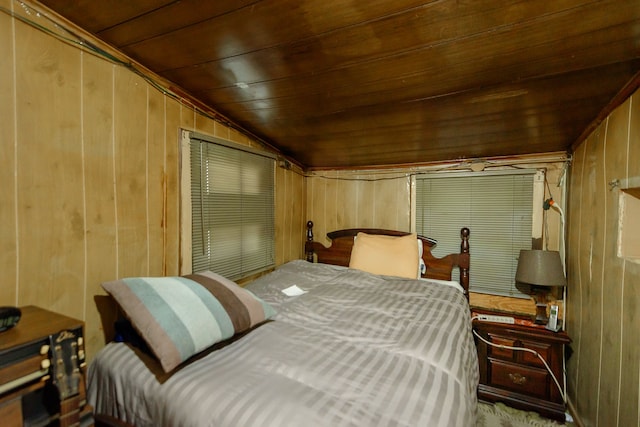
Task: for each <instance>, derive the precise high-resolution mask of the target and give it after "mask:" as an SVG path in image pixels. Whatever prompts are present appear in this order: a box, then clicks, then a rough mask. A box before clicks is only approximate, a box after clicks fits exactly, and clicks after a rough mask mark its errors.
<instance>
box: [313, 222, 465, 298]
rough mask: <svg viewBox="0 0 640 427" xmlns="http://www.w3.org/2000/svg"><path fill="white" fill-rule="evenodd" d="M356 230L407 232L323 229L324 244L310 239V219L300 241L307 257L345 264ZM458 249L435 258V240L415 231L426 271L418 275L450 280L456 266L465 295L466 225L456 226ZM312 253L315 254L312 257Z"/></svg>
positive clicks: (381, 231)
mask: <svg viewBox="0 0 640 427" xmlns="http://www.w3.org/2000/svg"><path fill="white" fill-rule="evenodd" d="M359 232H362V233H367V234H382V235H386V236H406V235H407V234H410V233H407V232H404V231H396V230H384V229H380V228H349V229H346V230H337V231H332V232H330V233H327V237H328V238H329V239H331V246H329V247H328V248H327V247H326V246H324V245H323V244H322V243H320V242H315V241H314V240H313V222H312V221H309V222H307V241H306V242H305V245H304V250H305V253H306V257H307V261H309V262H313V261H314V258H317V261H318V262H322V263H325V264H333V265H342V266H345V267H348V266H349V260H350V259H351V248H352V247H353V237H354V236H355V235H357V234H358V233H359ZM460 237H461V243H460V253H454V254H449V255H447V256H444V257H442V258H437V257H435V256H433V254H432V253H431V249H432V248H433V247H434V246H435V245H436V244H437V243H438V242H437V241H436V240H434V239H431V238H429V237H424V236H420V235H418V239H420V240H422V247H423V251H422V259H423V260H424V263H425V265H426V266H427V271H426V273H425V274H423V275H422V277H425V278H429V279H440V280H452V279H451V272H452V270H453V267H456V266H457V267H458V268H459V269H460V284H461V285H462V287H463V288H464V290H465V295H466V296H467V298H469V262H470V258H469V229H468V228H466V227H464V228H462V229H461V230H460ZM314 254H315V257H314Z"/></svg>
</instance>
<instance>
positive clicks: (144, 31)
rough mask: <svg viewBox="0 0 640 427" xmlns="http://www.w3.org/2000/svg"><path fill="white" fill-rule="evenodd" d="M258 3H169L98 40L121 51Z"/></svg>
mask: <svg viewBox="0 0 640 427" xmlns="http://www.w3.org/2000/svg"><path fill="white" fill-rule="evenodd" d="M258 1H259V0H224V1H223V0H216V1H202V0H181V1H179V2H170V3H168V4H167V5H166V6H164V7H162V8H158V9H155V10H154V11H152V12H150V13H147V14H145V15H141V16H139V17H137V18H135V19H131V20H127V21H124V22H122V23H119V24H117V25H113V26H111V27H109V28H107V29H105V30H104V31H100V32H98V36H100V37H101V38H102V39H104V40H106V41H107V42H109V43H111V44H112V45H114V46H118V47H119V48H124V47H126V46H128V45H130V44H133V43H139V42H142V41H145V40H149V39H152V38H154V37H159V36H162V35H163V34H167V33H173V32H175V31H177V30H180V29H183V28H186V27H189V26H192V25H195V24H198V23H200V22H202V21H206V20H211V19H213V18H217V17H219V16H223V15H225V14H228V13H231V12H234V11H237V10H238V9H242V8H244V7H247V6H251V5H253V4H256V3H258Z"/></svg>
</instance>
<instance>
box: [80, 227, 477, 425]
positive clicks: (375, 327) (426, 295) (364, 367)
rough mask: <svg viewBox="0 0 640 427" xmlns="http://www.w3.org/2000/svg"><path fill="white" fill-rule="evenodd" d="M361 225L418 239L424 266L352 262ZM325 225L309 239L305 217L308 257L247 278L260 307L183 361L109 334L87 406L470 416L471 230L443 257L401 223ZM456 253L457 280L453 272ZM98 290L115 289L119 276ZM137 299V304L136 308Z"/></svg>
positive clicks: (277, 417)
mask: <svg viewBox="0 0 640 427" xmlns="http://www.w3.org/2000/svg"><path fill="white" fill-rule="evenodd" d="M359 233H360V234H359ZM363 233H364V234H363ZM355 236H357V237H356V238H355V239H354V237H355ZM370 236H380V237H381V238H383V237H384V238H403V239H404V240H406V239H408V238H413V241H414V244H415V243H416V242H418V241H419V242H420V243H419V244H418V245H417V246H418V247H419V246H422V250H421V255H422V256H421V257H419V258H421V259H422V262H420V261H419V260H418V268H419V270H418V274H419V275H420V277H419V278H418V277H417V276H416V277H415V278H403V277H398V276H395V275H381V274H374V273H370V272H368V271H363V270H360V269H358V268H354V267H352V268H350V267H349V265H350V263H351V262H352V261H353V260H354V259H355V254H356V248H360V247H361V245H364V244H365V243H364V242H366V239H365V237H366V238H367V239H368V238H369V237H370ZM328 237H329V238H330V239H331V241H332V244H331V246H330V247H328V248H327V247H325V246H323V245H322V244H320V243H318V242H315V241H314V238H313V230H312V224H311V223H309V224H308V231H307V241H306V242H305V251H306V257H307V260H296V261H292V262H289V263H286V264H284V265H282V266H280V267H278V268H277V269H276V270H275V271H273V272H271V273H269V274H267V275H265V276H263V277H260V278H259V279H257V280H255V281H253V282H252V283H250V284H249V285H247V286H246V288H245V289H244V290H242V292H246V291H249V293H250V294H251V295H253V296H254V297H255V299H256V301H258V303H256V304H257V305H254V307H253V309H251V310H254V311H256V310H258V311H259V309H260V307H263V308H264V313H266V318H265V319H260V318H258V319H257V321H256V322H253V323H252V322H249V323H248V325H249V327H248V328H246V330H243V331H240V332H238V333H233V336H232V337H230V338H227V339H222V340H219V341H218V342H216V343H214V344H213V345H211V346H209V347H207V348H206V349H204V350H201V351H200V350H198V351H196V352H195V354H194V355H192V356H189V355H188V354H187V356H189V357H187V358H186V360H182V361H181V360H177V361H175V363H173V364H170V365H169V366H164V365H163V364H164V362H165V360H164V359H163V356H162V355H161V356H158V354H156V353H155V350H153V351H149V349H148V348H144V347H145V346H144V344H145V343H146V342H145V340H144V339H143V340H142V341H143V342H142V344H140V343H137V344H136V343H135V342H133V340H129V339H124V340H121V341H123V342H111V343H109V344H107V345H106V346H105V347H104V348H103V349H102V350H101V351H100V352H99V353H98V354H97V355H96V357H95V358H94V360H93V361H92V362H91V364H90V366H89V370H88V393H87V394H88V400H89V403H90V404H91V405H92V406H93V407H94V410H95V412H96V414H97V417H96V419H97V420H103V421H104V420H108V421H113V422H116V420H117V422H121V423H126V424H127V425H135V426H139V427H145V426H172V427H178V426H220V427H232V426H233V427H237V426H242V427H253V426H256V427H257V426H261V427H264V426H278V427H280V426H282V427H288V426H291V427H293V426H296V427H297V426H332V427H333V426H474V425H475V414H476V404H477V401H476V389H477V385H478V364H477V356H476V350H475V346H474V343H473V339H472V336H471V321H470V313H469V306H468V300H467V291H468V283H469V243H468V237H469V230H468V229H466V228H465V229H462V230H461V238H462V239H461V251H460V253H456V254H451V255H449V256H447V257H444V258H436V257H434V256H433V255H432V254H431V252H430V249H431V248H432V247H433V246H434V245H435V244H436V242H435V241H433V240H432V239H428V238H424V237H421V236H415V235H409V234H408V233H402V232H397V231H389V230H378V229H350V230H341V231H337V232H333V233H329V234H328ZM395 241H396V240H393V242H395ZM354 242H355V243H354ZM385 242H386V241H385ZM394 244H395V243H394ZM418 250H419V251H420V249H418ZM352 254H354V258H353V259H352ZM394 264H395V263H394ZM423 264H424V266H423ZM454 266H458V267H459V271H460V278H459V279H460V280H459V281H458V280H455V281H452V280H451V279H452V278H451V274H452V268H453V267H454ZM212 278H215V279H216V280H218V281H219V282H223V281H224V279H223V278H219V277H217V276H216V275H215V274H209V273H207V274H204V276H200V277H199V278H197V277H196V278H195V279H194V280H203V281H205V282H208V281H210V280H211V279H212ZM192 279H193V277H192ZM137 280H138V279H137ZM142 280H143V281H144V280H146V279H142ZM172 280H173V281H174V282H175V281H176V280H178V281H180V280H186V279H176V278H173V279H172ZM189 280H191V279H188V280H187V282H189ZM138 281H140V280H138ZM219 282H215V283H219ZM114 283H115V282H114ZM176 283H177V282H176ZM181 283H182V282H181ZM117 284H118V286H120V282H118V283H117ZM189 284H190V285H191V282H189ZM162 285H163V286H162V289H165V288H166V286H164V285H165V283H162ZM103 286H104V285H103ZM207 286H208V285H207ZM229 286H231V285H229ZM125 288H126V287H125ZM105 289H107V290H108V291H109V293H110V294H111V293H112V292H113V295H116V296H117V297H116V299H118V297H122V295H118V291H117V288H116V287H114V286H111V287H109V286H107V287H106V288H105ZM126 289H127V290H129V291H130V289H129V288H126ZM236 291H237V290H234V292H236ZM283 291H286V292H287V293H286V294H285V292H283ZM198 292H200V291H198ZM237 292H240V291H237ZM172 298H173V297H172ZM243 298H244V297H243ZM133 299H135V298H133V297H131V296H125V298H124V299H123V300H122V301H120V300H118V302H119V303H121V305H122V304H124V305H126V304H128V302H130V301H131V300H133ZM175 299H176V298H173V299H172V301H173V300H175ZM252 303H255V301H253V302H252ZM261 304H262V305H261ZM267 308H268V310H267ZM123 310H125V312H126V308H123ZM129 310H131V307H129ZM136 310H137V311H136ZM270 310H273V311H270ZM141 311H144V310H141V309H140V308H139V306H135V310H133V313H134V316H135V313H139V312H141ZM129 314H131V313H129ZM128 320H130V321H132V322H133V321H134V320H135V319H133V320H132V319H128ZM138 328H140V329H144V327H140V326H138ZM133 329H135V331H136V332H140V331H138V329H137V328H133ZM221 329H224V328H221ZM150 342H151V340H150ZM196 350H197V349H196ZM165 368H169V369H165Z"/></svg>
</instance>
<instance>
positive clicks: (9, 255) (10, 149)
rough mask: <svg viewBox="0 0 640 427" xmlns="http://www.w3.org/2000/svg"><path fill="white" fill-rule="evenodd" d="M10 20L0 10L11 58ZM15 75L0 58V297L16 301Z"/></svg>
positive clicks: (8, 1) (7, 0) (0, 49)
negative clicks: (0, 281) (1, 95)
mask: <svg viewBox="0 0 640 427" xmlns="http://www.w3.org/2000/svg"><path fill="white" fill-rule="evenodd" d="M14 4H15V2H13V1H12V0H0V7H3V8H5V9H7V10H11V8H12V7H13V5H14ZM12 23H13V21H12V20H11V18H10V17H9V16H8V15H7V14H4V13H0V40H2V43H0V58H13V53H14V48H15V43H14V38H13V25H12ZM14 88H15V79H14V68H13V61H9V60H2V61H0V93H2V94H3V101H2V102H0V141H2V143H0V165H1V166H2V167H0V182H2V185H0V201H1V203H0V271H1V272H2V273H1V274H2V276H1V277H3V278H6V279H7V280H4V281H3V283H2V286H0V301H4V303H5V304H7V305H15V304H16V301H17V287H16V286H15V281H16V274H17V268H16V267H17V264H16V261H15V260H16V257H17V251H18V246H17V245H18V239H17V237H16V231H17V230H16V209H15V201H16V197H17V194H16V178H15V171H16V141H15V105H16V99H15V92H14Z"/></svg>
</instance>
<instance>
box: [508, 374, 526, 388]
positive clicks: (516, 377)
mask: <svg viewBox="0 0 640 427" xmlns="http://www.w3.org/2000/svg"><path fill="white" fill-rule="evenodd" d="M509 378H510V379H511V381H512V382H513V383H514V384H518V385H523V384H526V382H527V377H525V376H524V375H520V374H517V373H516V374H509Z"/></svg>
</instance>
